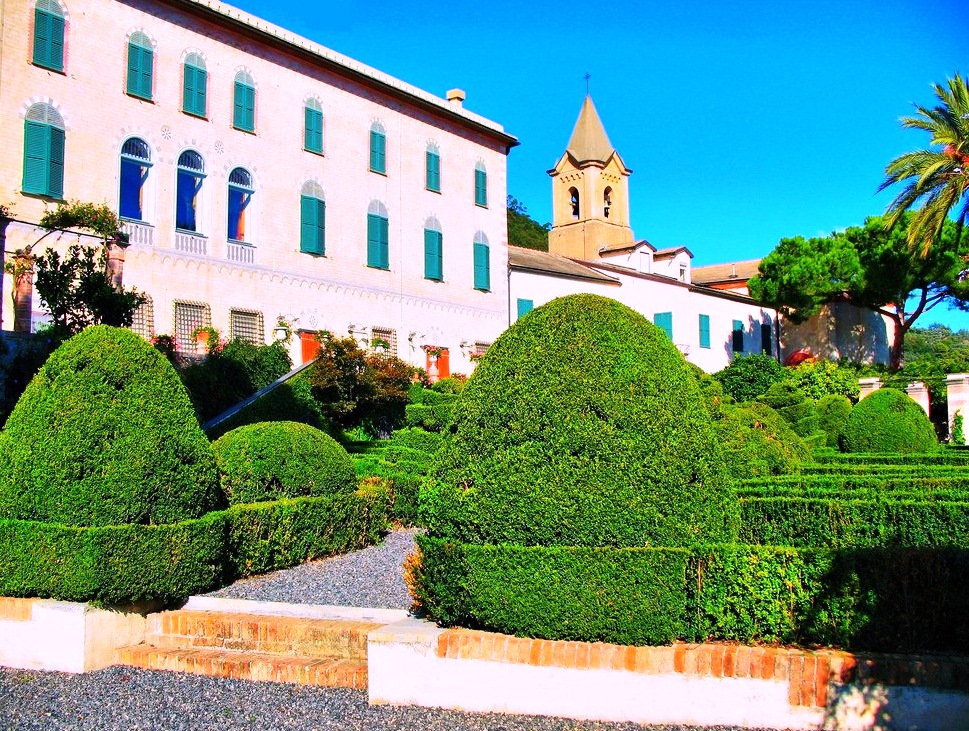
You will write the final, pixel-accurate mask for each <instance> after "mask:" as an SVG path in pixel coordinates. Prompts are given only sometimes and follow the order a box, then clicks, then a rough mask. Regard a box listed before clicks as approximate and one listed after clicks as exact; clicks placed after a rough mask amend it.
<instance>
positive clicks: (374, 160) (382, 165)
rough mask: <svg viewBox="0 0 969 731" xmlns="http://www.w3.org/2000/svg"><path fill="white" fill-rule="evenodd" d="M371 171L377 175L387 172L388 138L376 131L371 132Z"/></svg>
mask: <svg viewBox="0 0 969 731" xmlns="http://www.w3.org/2000/svg"><path fill="white" fill-rule="evenodd" d="M370 169H371V170H373V172H375V173H386V172H387V138H386V137H385V136H384V133H383V132H378V131H377V130H375V129H372V130H370Z"/></svg>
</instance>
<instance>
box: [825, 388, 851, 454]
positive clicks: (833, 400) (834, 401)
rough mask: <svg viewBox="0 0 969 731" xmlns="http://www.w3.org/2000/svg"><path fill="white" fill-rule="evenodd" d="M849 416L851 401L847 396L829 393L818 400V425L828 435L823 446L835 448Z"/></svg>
mask: <svg viewBox="0 0 969 731" xmlns="http://www.w3.org/2000/svg"><path fill="white" fill-rule="evenodd" d="M850 415H851V401H850V400H849V399H848V397H847V396H842V395H841V394H836V393H829V394H828V395H827V396H822V397H821V398H820V399H819V400H818V423H819V425H820V427H821V431H823V432H824V433H825V434H827V435H828V437H827V439H826V440H825V445H826V446H828V447H837V446H838V438H839V437H840V436H841V432H842V430H843V429H844V427H845V424H847V423H848V416H850Z"/></svg>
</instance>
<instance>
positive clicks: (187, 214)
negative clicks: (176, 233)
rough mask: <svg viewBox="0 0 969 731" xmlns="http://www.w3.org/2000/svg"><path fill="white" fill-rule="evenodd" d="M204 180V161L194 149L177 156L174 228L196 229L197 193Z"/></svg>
mask: <svg viewBox="0 0 969 731" xmlns="http://www.w3.org/2000/svg"><path fill="white" fill-rule="evenodd" d="M204 180H205V162H204V161H203V160H202V156H201V155H199V154H198V153H197V152H196V151H195V150H185V152H183V153H182V154H181V155H179V156H178V169H177V172H176V182H175V228H179V229H182V230H183V231H194V232H197V231H198V223H199V203H200V196H199V193H201V191H202V182H203V181H204Z"/></svg>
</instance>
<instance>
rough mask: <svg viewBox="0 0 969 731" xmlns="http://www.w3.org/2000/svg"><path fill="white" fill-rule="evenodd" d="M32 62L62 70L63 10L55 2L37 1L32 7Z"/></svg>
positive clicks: (54, 0) (53, 0)
mask: <svg viewBox="0 0 969 731" xmlns="http://www.w3.org/2000/svg"><path fill="white" fill-rule="evenodd" d="M33 51H34V52H33V62H34V63H35V64H36V65H38V66H43V67H44V68H46V69H51V70H53V71H63V70H64V9H63V8H62V7H61V5H60V3H58V2H57V0H37V4H36V5H35V6H34V49H33Z"/></svg>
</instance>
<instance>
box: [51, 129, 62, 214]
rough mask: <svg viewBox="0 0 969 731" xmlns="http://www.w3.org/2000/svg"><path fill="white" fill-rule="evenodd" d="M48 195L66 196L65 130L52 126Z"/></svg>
mask: <svg viewBox="0 0 969 731" xmlns="http://www.w3.org/2000/svg"><path fill="white" fill-rule="evenodd" d="M47 195H49V196H51V197H52V198H63V197H64V130H62V129H57V128H56V127H51V128H50V181H49V184H48V186H47Z"/></svg>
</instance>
